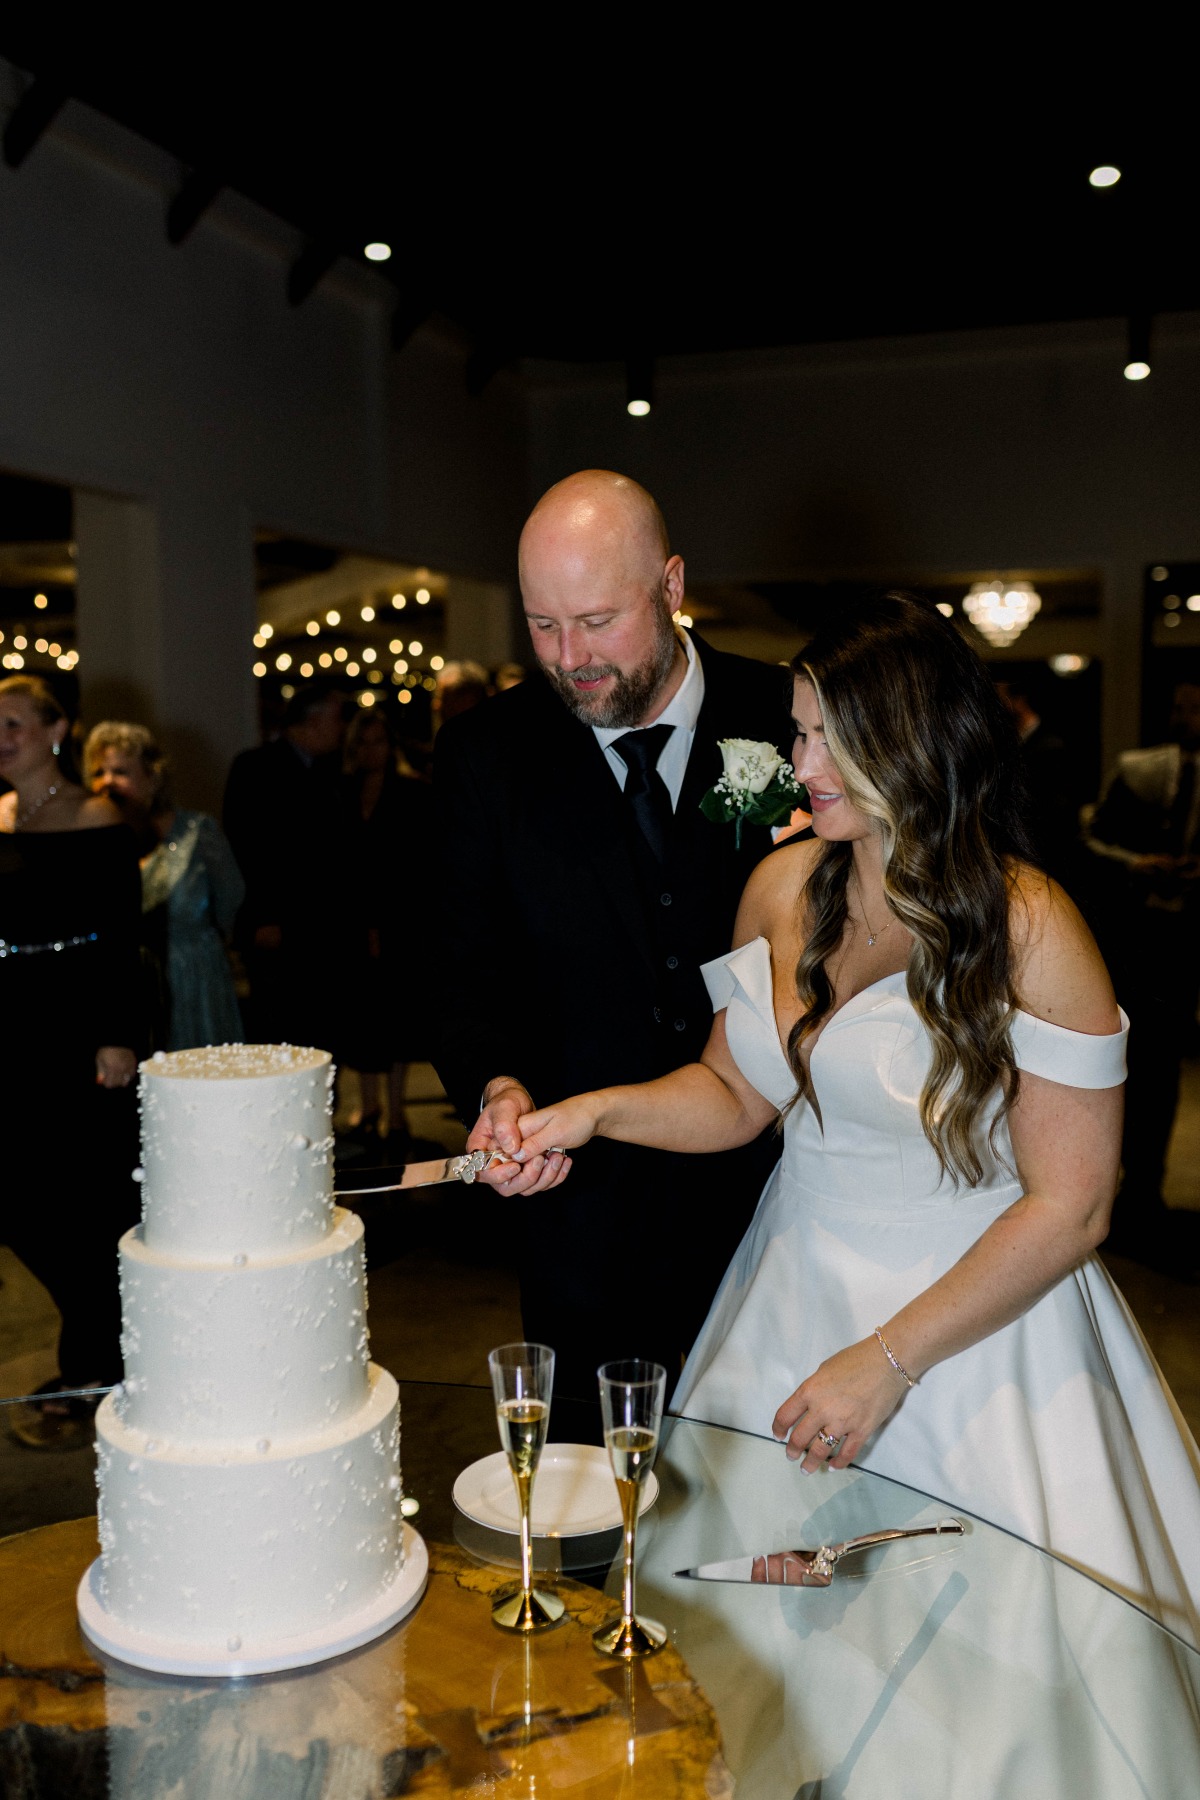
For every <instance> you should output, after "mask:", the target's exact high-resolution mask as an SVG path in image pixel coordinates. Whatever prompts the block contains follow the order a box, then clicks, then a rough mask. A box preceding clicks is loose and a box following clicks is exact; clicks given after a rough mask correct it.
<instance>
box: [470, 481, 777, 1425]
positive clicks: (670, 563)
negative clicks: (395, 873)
mask: <svg viewBox="0 0 1200 1800" xmlns="http://www.w3.org/2000/svg"><path fill="white" fill-rule="evenodd" d="M521 589H522V595H523V599H524V604H525V613H526V618H527V619H528V622H529V628H530V635H531V638H532V641H533V648H534V651H535V653H536V656H537V659H538V662H539V664H540V666H541V672H542V677H544V679H539V678H537V677H534V678H531V679H530V680H528V681H526V682H525V683H524V684H523V685H521V686H520V687H517V688H513V689H511V690H510V691H509V692H507V693H504V694H501V695H498V696H496V697H495V698H494V699H492V700H489V701H487V702H486V703H485V705H483V706H481V707H478V708H476V709H475V711H474V712H472V713H470V714H468V715H466V716H465V717H463V718H461V719H456V720H454V721H453V722H452V723H450V724H449V725H447V726H446V728H445V729H444V731H443V732H442V733H441V735H440V736H439V738H438V744H437V754H436V758H435V777H434V785H435V792H436V794H437V796H438V798H439V801H440V811H441V816H442V821H443V829H444V847H443V858H442V867H443V872H444V878H445V879H444V888H443V893H442V900H441V907H442V918H443V924H444V928H445V954H444V956H443V959H442V960H443V969H442V976H441V981H442V990H443V1000H444V1020H443V1032H442V1047H441V1054H440V1056H439V1058H438V1067H439V1070H440V1072H441V1074H442V1076H443V1079H444V1081H445V1083H446V1086H447V1089H448V1090H449V1092H450V1094H451V1095H452V1097H453V1098H454V1099H455V1101H456V1102H457V1104H458V1106H459V1107H460V1109H461V1110H462V1112H463V1115H464V1117H466V1118H468V1119H470V1120H474V1119H475V1116H476V1114H477V1113H478V1114H479V1115H480V1116H479V1118H478V1121H477V1123H475V1124H474V1127H473V1130H472V1132H471V1136H470V1139H469V1143H470V1145H471V1147H472V1148H477V1147H480V1148H481V1147H498V1148H501V1149H504V1150H506V1151H512V1150H515V1149H517V1148H518V1147H519V1143H520V1136H519V1132H518V1131H517V1126H516V1121H517V1119H518V1118H519V1117H520V1115H521V1114H522V1113H525V1112H528V1111H529V1110H530V1109H531V1107H533V1106H534V1105H535V1103H536V1104H547V1103H549V1102H550V1101H551V1100H554V1099H558V1098H560V1097H562V1096H563V1095H567V1094H572V1093H578V1092H581V1091H585V1090H588V1089H592V1088H597V1087H602V1086H605V1085H611V1084H612V1083H616V1082H631V1081H646V1080H649V1079H652V1078H654V1077H656V1076H659V1075H662V1074H665V1073H667V1072H668V1071H669V1070H671V1069H674V1068H677V1067H678V1066H680V1065H681V1064H683V1063H686V1062H689V1061H692V1060H694V1059H695V1058H696V1057H697V1056H698V1054H699V1053H700V1051H701V1049H702V1048H703V1046H704V1043H705V1041H706V1039H707V1036H708V1032H709V1028H710V1025H711V1021H712V1007H711V1004H710V1002H709V1000H708V996H707V992H706V990H705V987H704V983H703V979H702V977H701V975H700V965H701V964H702V963H704V962H706V961H707V960H709V959H710V958H712V957H716V956H720V955H721V954H723V953H724V952H725V951H726V950H727V949H728V948H729V947H730V944H731V941H732V932H733V925H734V918H735V915H736V912H737V906H738V901H739V898H740V895H741V891H742V888H743V886H744V885H745V882H746V880H747V878H748V876H749V874H750V871H751V869H752V868H753V866H754V864H755V863H756V862H757V861H758V859H759V858H760V857H762V856H763V855H765V854H766V853H767V852H768V851H769V849H770V848H771V840H770V834H769V833H768V832H767V831H766V830H765V828H762V827H753V828H749V829H747V830H745V831H744V832H743V835H742V845H741V849H740V850H739V849H738V848H737V847H736V845H735V841H734V832H733V829H732V827H731V826H721V825H714V824H712V823H710V821H709V820H708V819H706V818H705V817H704V816H703V815H702V813H701V812H700V809H699V803H700V799H701V796H702V795H703V794H704V793H705V791H706V790H707V789H708V788H709V787H711V786H712V785H713V784H714V783H715V782H716V781H717V780H718V779H719V778H720V775H721V772H722V760H721V754H720V750H719V748H718V740H719V739H721V738H727V737H745V738H753V739H760V740H769V741H771V742H777V741H778V740H779V738H780V737H781V735H782V733H783V730H784V721H785V718H786V707H787V704H788V697H789V693H790V685H791V684H790V680H789V678H788V677H787V676H786V675H785V674H784V672H783V671H782V670H781V669H779V668H778V667H777V666H772V665H767V664H763V663H756V662H751V661H749V660H747V659H745V658H742V657H734V656H727V655H722V654H719V653H717V652H716V651H713V650H711V649H709V648H708V647H707V646H705V645H703V644H701V643H699V642H698V640H696V639H695V638H693V637H689V636H688V634H686V633H685V632H683V631H680V630H679V629H678V628H677V627H676V625H675V624H674V622H673V615H674V614H675V613H676V612H678V611H679V610H681V609H682V607H683V603H684V571H683V562H682V559H681V558H680V557H678V556H673V555H672V554H671V553H670V548H669V545H668V543H667V538H666V530H665V527H664V525H663V521H662V516H661V514H660V513H659V510H658V508H657V506H656V505H655V503H654V501H653V500H652V499H651V497H650V496H649V494H647V493H646V492H645V491H644V489H642V488H640V487H638V486H637V484H636V483H634V482H632V481H629V480H627V479H626V478H624V477H622V476H619V475H614V474H611V473H608V472H605V471H596V470H592V471H587V472H584V473H582V474H579V475H575V476H571V477H569V478H568V479H567V480H566V481H563V482H560V483H559V484H558V485H557V486H556V487H553V488H551V490H550V491H549V493H548V494H547V495H545V496H544V497H543V499H542V500H541V501H540V502H539V504H538V506H537V507H536V508H535V509H534V512H533V514H532V515H531V517H530V519H529V521H528V523H527V525H526V527H525V530H524V532H523V534H522V539H521ZM777 1154H778V1151H777V1146H776V1144H775V1141H774V1139H773V1138H772V1137H771V1136H770V1135H768V1136H767V1137H766V1139H765V1140H760V1142H759V1143H758V1144H756V1145H751V1146H748V1147H747V1148H745V1149H743V1150H739V1151H734V1152H731V1153H729V1154H724V1155H720V1156H695V1157H689V1156H680V1155H670V1154H667V1153H665V1152H662V1151H653V1150H644V1149H641V1148H639V1147H636V1146H634V1145H630V1144H618V1143H614V1142H611V1141H608V1140H605V1139H597V1140H596V1141H595V1142H594V1143H592V1144H589V1145H588V1146H587V1148H586V1150H585V1151H583V1152H581V1153H580V1155H579V1156H578V1157H576V1159H575V1163H574V1167H573V1169H572V1171H571V1174H570V1177H569V1179H568V1180H567V1182H566V1183H565V1184H564V1185H563V1186H562V1187H561V1188H560V1189H557V1190H556V1191H555V1192H554V1193H553V1194H545V1195H543V1192H542V1189H543V1186H544V1183H545V1181H546V1180H547V1179H548V1178H549V1176H550V1175H551V1174H552V1173H554V1172H555V1170H556V1167H557V1163H556V1159H554V1158H551V1159H550V1160H549V1162H547V1163H546V1164H545V1165H543V1164H542V1162H541V1159H538V1160H537V1163H536V1164H534V1165H531V1166H529V1167H528V1168H526V1169H522V1170H520V1171H519V1172H518V1173H516V1174H515V1175H514V1174H513V1173H512V1171H511V1170H508V1169H506V1168H505V1167H503V1166H502V1167H499V1168H497V1169H496V1170H495V1171H493V1179H494V1181H495V1183H496V1196H495V1199H494V1201H493V1202H492V1203H493V1204H494V1205H499V1206H500V1207H501V1208H503V1209H504V1216H506V1217H508V1218H510V1219H511V1222H512V1233H511V1242H512V1250H513V1257H514V1260H515V1262H516V1264H517V1267H518V1269H519V1271H520V1276H521V1305H522V1313H523V1316H524V1325H525V1330H526V1332H527V1334H528V1335H529V1336H530V1337H531V1338H533V1339H535V1340H538V1341H541V1342H545V1343H548V1344H550V1345H552V1346H553V1347H554V1349H555V1350H556V1352H557V1354H558V1368H557V1381H556V1386H557V1388H558V1390H559V1391H560V1392H561V1393H564V1394H575V1395H578V1396H579V1397H581V1398H585V1399H586V1398H590V1397H593V1396H594V1394H595V1391H596V1380H595V1371H596V1366H597V1364H598V1363H600V1362H602V1361H604V1360H606V1359H608V1358H612V1357H620V1356H632V1355H645V1356H650V1357H652V1358H654V1359H655V1360H658V1361H661V1362H663V1363H664V1364H665V1366H666V1367H667V1370H668V1375H669V1378H670V1380H671V1381H672V1382H673V1380H674V1377H675V1376H676V1375H677V1374H678V1372H679V1368H680V1362H681V1357H682V1356H683V1355H684V1354H685V1353H686V1351H687V1349H688V1348H689V1346H690V1344H691V1342H692V1339H693V1337H694V1336H695V1333H696V1332H697V1330H698V1329H699V1326H700V1324H701V1323H702V1322H703V1319H704V1316H705V1313H706V1311H707V1309H708V1305H709V1303H710V1301H711V1299H712V1297H713V1294H714V1292H715V1290H716V1286H717V1283H718V1282H719V1280H720V1277H721V1275H722V1273H723V1272H724V1268H725V1265H726V1263H727V1262H728V1259H729V1257H730V1255H731V1254H732V1252H733V1250H734V1248H735V1247H736V1245H737V1241H738V1239H739V1237H740V1235H741V1233H742V1231H743V1229H744V1228H745V1225H746V1224H747V1222H748V1220H749V1217H750V1215H751V1213H752V1211H753V1207H754V1204H755V1202H756V1200H757V1197H758V1193H759V1191H760V1188H761V1186H762V1183H763V1181H764V1180H765V1178H766V1175H767V1174H768V1173H769V1170H770V1167H771V1165H772V1164H773V1162H774V1160H775V1158H776V1156H777ZM501 1177H504V1179H503V1180H501ZM489 1198H490V1197H489Z"/></svg>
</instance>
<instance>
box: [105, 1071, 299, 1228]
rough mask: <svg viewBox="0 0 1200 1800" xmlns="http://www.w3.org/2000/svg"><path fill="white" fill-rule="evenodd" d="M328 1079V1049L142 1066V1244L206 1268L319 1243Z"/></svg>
mask: <svg viewBox="0 0 1200 1800" xmlns="http://www.w3.org/2000/svg"><path fill="white" fill-rule="evenodd" d="M330 1074H331V1065H330V1060H329V1054H328V1052H327V1051H325V1050H298V1049H293V1048H292V1047H291V1046H289V1045H278V1044H219V1045H212V1046H209V1047H208V1048H206V1049H202V1050H175V1051H172V1052H171V1054H170V1055H168V1056H166V1057H165V1058H164V1059H163V1061H162V1062H161V1063H160V1062H156V1061H153V1060H152V1061H150V1062H145V1063H143V1064H142V1070H141V1084H140V1092H141V1105H142V1167H143V1169H144V1171H145V1178H144V1180H143V1182H142V1216H143V1224H144V1229H145V1241H146V1243H147V1245H149V1246H150V1247H151V1248H152V1249H155V1250H162V1251H165V1252H167V1253H169V1254H172V1255H175V1256H179V1257H188V1256H194V1257H197V1258H199V1259H200V1260H211V1259H212V1258H214V1257H217V1256H220V1255H221V1254H222V1252H227V1253H228V1254H229V1255H231V1256H232V1255H234V1254H235V1253H236V1252H239V1251H240V1252H242V1253H243V1254H246V1255H250V1256H253V1255H254V1253H255V1252H256V1251H259V1252H264V1253H268V1254H269V1253H271V1252H272V1251H274V1252H278V1251H281V1250H285V1249H299V1248H301V1247H302V1246H303V1245H305V1244H315V1243H319V1242H320V1240H321V1239H322V1238H323V1237H324V1236H325V1235H326V1233H327V1232H328V1230H329V1226H330V1215H331V1212H332V1208H333V1200H332V1195H331V1182H330V1147H331V1144H332V1141H333V1140H332V1133H331V1128H330V1091H329V1076H330ZM301 1139H303V1140H304V1144H303V1147H302V1146H301V1143H300V1140H301Z"/></svg>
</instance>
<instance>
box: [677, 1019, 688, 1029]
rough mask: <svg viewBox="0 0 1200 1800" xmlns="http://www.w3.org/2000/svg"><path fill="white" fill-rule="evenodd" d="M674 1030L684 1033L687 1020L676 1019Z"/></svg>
mask: <svg viewBox="0 0 1200 1800" xmlns="http://www.w3.org/2000/svg"><path fill="white" fill-rule="evenodd" d="M675 1029H676V1031H686V1030H687V1020H686V1019H676V1021H675Z"/></svg>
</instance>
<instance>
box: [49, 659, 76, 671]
mask: <svg viewBox="0 0 1200 1800" xmlns="http://www.w3.org/2000/svg"><path fill="white" fill-rule="evenodd" d="M54 660H55V662H56V663H57V664H58V666H59V668H60V669H73V668H74V667H75V664H74V663H73V662H72V661H71V659H70V657H69V656H56V657H55V659H54Z"/></svg>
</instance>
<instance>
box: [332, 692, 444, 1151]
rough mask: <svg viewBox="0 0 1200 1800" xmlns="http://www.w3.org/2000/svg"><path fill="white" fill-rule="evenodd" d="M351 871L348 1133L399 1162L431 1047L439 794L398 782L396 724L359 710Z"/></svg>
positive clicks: (406, 778) (379, 711)
mask: <svg viewBox="0 0 1200 1800" xmlns="http://www.w3.org/2000/svg"><path fill="white" fill-rule="evenodd" d="M346 794H347V800H348V804H349V815H350V822H349V830H350V852H349V870H350V881H349V886H350V889H351V903H352V905H353V906H354V908H355V912H354V918H353V922H352V926H351V938H350V944H349V967H348V970H347V983H346V990H345V991H346V1009H345V1016H344V1018H343V1023H342V1027H341V1038H342V1059H343V1062H344V1063H345V1064H346V1065H347V1066H348V1067H349V1068H352V1069H356V1070H357V1071H358V1075H359V1080H360V1083H361V1091H362V1109H361V1113H360V1116H359V1118H358V1119H357V1120H356V1121H355V1122H354V1126H353V1127H352V1129H354V1130H356V1131H357V1132H358V1133H359V1134H360V1135H361V1136H362V1137H363V1138H364V1139H370V1138H372V1137H374V1136H376V1135H377V1134H378V1135H380V1136H382V1135H383V1133H382V1114H383V1094H382V1091H381V1090H382V1088H383V1086H384V1084H385V1082H386V1086H387V1125H388V1129H387V1139H388V1140H389V1141H388V1143H387V1149H388V1154H389V1157H393V1158H394V1159H398V1160H402V1159H403V1155H404V1151H405V1148H406V1145H407V1143H408V1141H409V1139H408V1131H407V1127H406V1124H405V1119H404V1081H405V1076H406V1073H407V1066H408V1064H409V1063H410V1062H417V1061H424V1059H425V1058H426V1057H428V1056H429V1054H430V1052H431V1049H432V1038H433V1034H432V1013H433V995H432V984H433V969H432V965H431V962H430V958H429V955H428V948H427V947H428V943H429V940H430V936H431V933H432V927H433V917H432V907H431V900H430V894H431V884H432V878H433V853H434V846H433V829H434V828H433V794H432V791H431V789H430V787H429V785H428V784H427V783H426V782H422V781H417V780H415V779H414V778H413V777H412V776H410V775H401V774H400V773H399V772H398V768H397V754H396V740H395V738H394V736H393V733H392V726H391V722H390V720H389V719H388V717H387V714H386V713H385V711H384V709H383V708H382V707H380V706H375V707H371V708H366V707H364V708H362V709H361V710H360V711H359V712H358V714H357V716H356V717H355V718H354V719H353V720H352V721H351V723H350V729H349V732H348V733H347V737H346Z"/></svg>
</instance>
